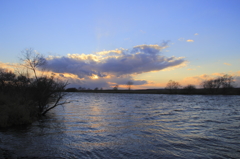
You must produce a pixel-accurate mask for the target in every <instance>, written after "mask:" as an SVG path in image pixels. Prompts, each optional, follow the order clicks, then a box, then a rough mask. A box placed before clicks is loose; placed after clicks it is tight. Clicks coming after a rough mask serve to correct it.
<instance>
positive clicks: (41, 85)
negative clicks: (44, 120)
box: [20, 48, 68, 115]
mask: <svg viewBox="0 0 240 159" xmlns="http://www.w3.org/2000/svg"><path fill="white" fill-rule="evenodd" d="M22 55H23V57H22V58H20V60H21V61H22V62H23V63H22V66H24V67H25V68H27V70H28V69H30V70H31V71H33V74H34V77H35V80H34V79H33V80H32V82H31V87H30V88H31V92H32V93H31V95H30V96H31V97H32V99H34V101H36V102H35V104H36V105H37V107H38V114H39V115H45V114H46V113H47V112H48V111H49V110H51V109H53V108H55V107H56V106H58V105H62V104H64V103H66V101H63V102H62V99H63V97H64V96H65V93H64V88H65V87H66V86H67V85H68V82H61V81H58V80H55V79H54V76H51V77H46V76H45V77H44V76H42V77H38V76H37V72H36V71H37V69H39V67H43V66H44V65H45V64H46V59H45V58H44V56H43V55H41V54H39V53H37V52H35V51H34V50H33V49H31V48H30V49H25V50H24V51H22Z"/></svg>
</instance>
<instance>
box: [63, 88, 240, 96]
mask: <svg viewBox="0 0 240 159" xmlns="http://www.w3.org/2000/svg"><path fill="white" fill-rule="evenodd" d="M66 92H85V93H131V94H187V95H240V88H232V89H231V91H228V92H226V91H225V90H224V89H222V88H220V89H219V90H218V92H214V93H212V92H209V90H206V89H204V88H200V89H194V90H186V89H173V90H171V91H169V90H167V89H144V90H97V91H96V90H77V89H76V88H68V89H66Z"/></svg>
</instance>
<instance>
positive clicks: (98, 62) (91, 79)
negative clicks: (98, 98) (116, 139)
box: [45, 42, 187, 87]
mask: <svg viewBox="0 0 240 159" xmlns="http://www.w3.org/2000/svg"><path fill="white" fill-rule="evenodd" d="M167 44H168V43H167V42H164V43H162V44H161V45H157V44H155V45H138V46H134V47H133V48H132V49H123V48H121V49H116V50H109V51H101V52H96V53H94V54H68V55H67V56H62V57H53V56H52V57H48V58H47V65H46V66H45V67H46V69H47V70H48V71H52V72H55V73H58V74H61V75H62V76H61V77H65V78H67V75H68V76H69V74H71V75H75V76H77V77H75V78H71V82H72V84H73V83H74V84H75V85H77V83H78V82H79V81H81V84H82V85H83V84H84V85H85V86H86V87H95V86H97V85H102V86H103V87H112V86H111V85H109V83H117V84H119V85H125V84H126V83H127V81H129V80H131V81H133V82H134V85H142V84H146V83H148V82H147V81H145V80H134V79H133V76H134V75H136V74H142V73H146V72H151V71H161V70H167V69H171V70H172V69H176V68H178V67H183V66H185V65H186V62H187V61H186V60H185V59H184V57H174V56H172V57H166V56H164V55H163V53H162V50H163V49H165V48H167V47H168V45H167ZM65 74H66V75H65ZM73 79H77V80H76V81H74V80H73Z"/></svg>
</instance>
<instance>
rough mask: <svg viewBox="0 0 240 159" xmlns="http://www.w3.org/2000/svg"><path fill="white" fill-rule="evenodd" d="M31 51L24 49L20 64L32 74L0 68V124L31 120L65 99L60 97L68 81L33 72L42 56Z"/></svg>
mask: <svg viewBox="0 0 240 159" xmlns="http://www.w3.org/2000/svg"><path fill="white" fill-rule="evenodd" d="M31 51H32V50H30V52H29V50H28V51H27V53H26V56H25V60H24V59H23V61H24V62H25V65H23V66H24V67H26V68H27V69H30V70H32V71H33V76H32V78H30V77H29V75H28V71H27V73H26V75H24V74H20V75H16V74H14V73H13V72H10V71H7V70H3V69H0V127H6V126H12V125H22V124H29V123H32V122H33V121H34V120H36V119H38V118H39V117H41V116H43V115H45V114H46V113H47V112H48V111H49V110H51V109H53V108H55V107H56V106H58V105H62V104H64V103H66V102H65V101H61V100H62V98H63V97H64V95H65V93H64V89H65V87H66V85H67V84H68V83H67V82H65V83H64V82H60V81H58V80H55V79H54V78H53V77H47V76H40V77H39V76H37V71H36V69H37V67H39V66H41V65H42V64H44V63H45V62H46V60H45V59H44V58H43V57H42V56H40V55H39V54H37V55H34V56H32V52H31ZM13 98H14V100H13Z"/></svg>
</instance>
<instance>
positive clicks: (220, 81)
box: [202, 74, 234, 94]
mask: <svg viewBox="0 0 240 159" xmlns="http://www.w3.org/2000/svg"><path fill="white" fill-rule="evenodd" d="M233 83H234V79H233V77H232V76H230V75H227V74H225V75H224V76H222V77H218V78H216V79H210V80H205V81H203V82H202V86H203V88H204V89H206V90H208V92H209V93H212V94H215V93H220V92H219V89H220V88H222V90H223V93H228V92H229V91H230V90H231V89H232V88H233Z"/></svg>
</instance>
